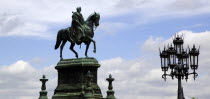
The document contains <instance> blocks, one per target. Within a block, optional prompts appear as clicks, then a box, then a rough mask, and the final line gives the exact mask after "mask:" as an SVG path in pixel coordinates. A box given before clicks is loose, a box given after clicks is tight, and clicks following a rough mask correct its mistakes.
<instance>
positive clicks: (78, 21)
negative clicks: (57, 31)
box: [71, 7, 85, 42]
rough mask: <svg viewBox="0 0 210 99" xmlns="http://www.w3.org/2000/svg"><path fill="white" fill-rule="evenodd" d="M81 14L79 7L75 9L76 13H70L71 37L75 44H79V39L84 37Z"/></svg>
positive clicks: (83, 22)
mask: <svg viewBox="0 0 210 99" xmlns="http://www.w3.org/2000/svg"><path fill="white" fill-rule="evenodd" d="M80 12H81V7H77V12H72V13H73V15H72V24H71V27H72V30H73V35H74V37H75V39H76V42H81V38H82V37H84V36H85V34H84V27H83V25H84V24H85V21H84V18H83V16H82V14H81V13H80Z"/></svg>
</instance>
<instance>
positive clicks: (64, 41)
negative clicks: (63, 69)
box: [60, 40, 67, 60]
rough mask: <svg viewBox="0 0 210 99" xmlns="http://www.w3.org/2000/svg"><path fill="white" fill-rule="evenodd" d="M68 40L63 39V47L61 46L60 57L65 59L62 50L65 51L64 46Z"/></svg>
mask: <svg viewBox="0 0 210 99" xmlns="http://www.w3.org/2000/svg"><path fill="white" fill-rule="evenodd" d="M66 42H67V40H63V42H62V44H61V47H60V59H61V60H63V57H62V51H63V47H64V45H65V44H66Z"/></svg>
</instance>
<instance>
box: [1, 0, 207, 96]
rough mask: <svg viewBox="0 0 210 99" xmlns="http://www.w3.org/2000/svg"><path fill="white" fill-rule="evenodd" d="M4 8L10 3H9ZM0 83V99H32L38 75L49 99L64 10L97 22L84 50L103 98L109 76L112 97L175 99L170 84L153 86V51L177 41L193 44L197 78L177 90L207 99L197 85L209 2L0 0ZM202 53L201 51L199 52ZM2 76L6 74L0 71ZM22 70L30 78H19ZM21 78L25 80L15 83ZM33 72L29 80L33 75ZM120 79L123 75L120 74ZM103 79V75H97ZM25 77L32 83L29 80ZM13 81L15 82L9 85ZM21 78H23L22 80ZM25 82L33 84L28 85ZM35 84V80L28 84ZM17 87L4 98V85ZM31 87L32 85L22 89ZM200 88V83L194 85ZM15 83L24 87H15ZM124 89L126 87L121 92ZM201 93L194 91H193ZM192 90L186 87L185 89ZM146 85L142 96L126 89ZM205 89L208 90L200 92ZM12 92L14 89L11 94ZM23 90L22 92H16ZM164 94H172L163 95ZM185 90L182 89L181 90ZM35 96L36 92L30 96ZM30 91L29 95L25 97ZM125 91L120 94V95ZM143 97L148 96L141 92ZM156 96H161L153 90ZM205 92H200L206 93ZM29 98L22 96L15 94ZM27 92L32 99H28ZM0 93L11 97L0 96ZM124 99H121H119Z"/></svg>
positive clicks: (67, 16) (156, 67) (66, 17)
mask: <svg viewBox="0 0 210 99" xmlns="http://www.w3.org/2000/svg"><path fill="white" fill-rule="evenodd" d="M11 2H12V3H11ZM0 5H1V7H0V9H1V11H2V12H0V16H1V17H0V45H1V51H0V71H2V72H3V73H0V76H2V77H4V76H5V75H8V77H6V78H3V79H2V80H0V87H1V88H2V90H3V89H8V91H2V93H1V92H0V97H2V98H8V99H10V98H11V99H14V97H13V96H17V97H18V98H17V99H29V98H30V99H34V98H35V97H38V92H39V87H40V83H39V82H38V79H39V77H41V74H43V73H45V74H46V76H48V77H49V78H50V79H49V80H50V81H49V87H48V88H49V96H50V95H52V92H53V90H54V89H55V86H56V80H57V74H56V71H55V70H54V66H55V64H57V62H58V61H59V50H54V45H55V42H56V41H55V40H56V35H57V31H58V30H60V29H62V28H66V27H68V26H70V24H71V15H72V11H75V10H76V7H77V6H81V7H82V12H81V13H82V14H83V15H84V18H85V19H86V18H87V17H88V15H90V14H91V13H93V12H94V11H96V12H99V13H100V15H101V19H100V26H99V27H98V28H97V29H96V31H95V37H94V40H95V41H96V42H97V43H96V44H97V45H96V46H97V52H96V54H95V53H93V51H92V50H93V45H91V46H90V49H89V53H88V54H89V56H90V57H95V58H97V59H98V60H99V62H100V63H101V64H102V67H101V68H100V69H99V86H101V88H102V91H103V94H104V96H105V95H106V94H105V91H106V87H107V86H106V85H107V82H106V81H105V80H104V79H105V78H106V77H107V76H108V74H109V73H112V74H113V76H114V77H116V83H120V85H115V86H116V96H117V97H118V98H119V99H127V98H132V99H140V98H141V97H145V98H146V99H153V98H154V97H155V98H157V99H166V98H170V99H176V90H177V89H176V88H177V83H176V80H174V81H172V80H169V81H168V82H166V83H164V81H163V79H161V74H162V73H161V70H160V62H159V52H158V48H159V47H160V48H163V46H164V44H166V45H167V44H168V43H170V40H171V37H172V36H173V35H175V34H176V33H178V34H184V35H185V39H186V43H187V44H189V45H191V46H192V44H193V43H195V44H196V45H201V48H202V50H201V51H203V54H201V56H200V57H201V62H200V64H201V66H202V65H203V68H202V67H201V69H199V71H198V72H199V73H201V76H199V77H200V78H198V81H197V82H195V83H193V81H192V80H190V81H189V83H184V91H185V92H186V94H185V95H186V98H187V99H189V98H190V97H194V96H196V95H197V97H198V98H199V99H207V97H210V96H209V94H207V93H209V90H210V87H209V86H210V85H209V84H208V82H209V81H208V82H206V83H204V80H205V79H210V78H209V77H208V75H209V72H210V69H209V67H208V66H207V65H206V64H209V63H210V60H209V57H210V54H208V50H210V46H209V44H208V42H209V41H210V36H209V35H210V20H209V18H210V10H209V9H210V1H208V0H199V1H197V0H171V1H168V0H153V1H152V0H127V1H123V0H113V1H109V2H107V1H106V0H101V1H95V0H90V1H83V0H79V1H73V0H69V1H68V0H64V1H62V2H61V1H59V0H52V1H50V0H38V1H32V0H28V1H27V2H25V1H24V0H20V1H19V2H17V1H15V0H14V1H13V0H9V1H0ZM69 46H70V43H69V42H68V43H67V44H66V45H65V48H64V50H63V57H64V58H74V56H75V55H74V54H73V53H72V52H71V51H70V50H69ZM75 49H76V51H77V52H78V53H79V57H84V51H85V45H84V44H83V45H82V48H81V49H79V46H75ZM201 53H202V52H201ZM5 70H6V71H8V72H6V71H5ZM27 71H30V72H27ZM25 73H26V74H28V76H26V78H24V79H25V81H21V80H20V78H21V76H23V75H25ZM33 73H37V75H33ZM125 73H126V74H125ZM104 74H107V75H104ZM30 76H32V77H30ZM10 77H11V78H16V79H19V80H17V81H15V80H13V79H10ZM24 77H25V76H24ZM32 78H33V79H32ZM36 80H37V81H36ZM7 81H10V82H19V83H18V84H16V83H11V84H12V85H14V86H20V87H18V88H19V89H20V90H22V91H20V92H19V93H18V94H14V95H11V94H10V92H11V90H13V88H15V87H4V86H5V85H6V86H7V85H8V82H7ZM30 81H33V84H28V83H29V82H30ZM202 82H203V83H202ZM21 83H25V84H27V86H26V87H21V85H19V84H21ZM127 84H129V86H128V87H129V88H126V87H121V88H119V86H125V85H127ZM196 84H197V85H198V88H201V89H202V90H204V91H203V92H197V91H196V88H197V87H196V86H197V85H196ZM191 85H192V86H191ZM136 86H138V87H144V86H147V87H146V88H148V90H143V89H142V88H138V89H136V90H135V91H133V90H132V88H136ZM204 86H208V87H204ZM18 88H17V89H18ZM24 88H25V89H24ZM170 88H175V89H173V90H169V89H170ZM185 88H186V90H185ZM33 89H36V90H33ZM31 90H33V91H31ZM125 90H128V92H127V93H128V94H124V93H125ZM149 90H153V91H152V92H149ZM160 90H163V93H160V92H159V91H160ZM207 90H208V91H207ZM25 91H30V92H31V93H30V92H29V93H28V95H25V94H23V93H24V92H25ZM33 92H35V93H37V94H35V95H34V94H33ZM3 93H4V94H8V95H11V97H8V96H5V95H2V96H1V94H3ZM121 97H124V98H121Z"/></svg>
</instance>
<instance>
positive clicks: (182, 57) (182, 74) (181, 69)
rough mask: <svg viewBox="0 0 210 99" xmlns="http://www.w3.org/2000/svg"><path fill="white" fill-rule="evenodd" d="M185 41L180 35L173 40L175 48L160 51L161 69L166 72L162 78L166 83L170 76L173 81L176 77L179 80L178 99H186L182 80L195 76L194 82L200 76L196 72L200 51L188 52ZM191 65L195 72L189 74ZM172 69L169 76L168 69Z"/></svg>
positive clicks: (193, 49)
mask: <svg viewBox="0 0 210 99" xmlns="http://www.w3.org/2000/svg"><path fill="white" fill-rule="evenodd" d="M183 43H184V41H183V39H182V38H180V36H179V35H177V36H175V39H173V44H174V46H172V45H170V47H169V46H168V48H167V49H166V47H165V46H164V50H163V51H161V50H160V59H161V69H162V71H164V74H163V75H162V78H163V79H164V80H165V81H166V76H170V77H171V78H172V79H174V77H176V78H177V79H178V95H177V99H184V93H183V88H182V84H181V80H182V79H184V78H185V79H186V81H187V80H188V76H189V75H191V74H193V75H194V80H195V78H196V77H197V76H198V74H197V73H196V70H197V69H198V55H199V49H198V50H197V49H196V48H195V45H193V48H192V49H191V50H190V49H189V51H188V52H187V50H186V51H185V50H184V47H183ZM189 65H190V67H191V69H192V70H193V72H192V73H189V69H190V68H189ZM169 67H170V69H171V73H170V74H167V73H166V72H167V71H168V68H169Z"/></svg>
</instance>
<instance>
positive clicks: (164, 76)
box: [162, 74, 171, 81]
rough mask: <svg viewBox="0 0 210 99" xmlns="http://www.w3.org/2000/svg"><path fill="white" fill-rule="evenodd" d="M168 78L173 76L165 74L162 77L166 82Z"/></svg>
mask: <svg viewBox="0 0 210 99" xmlns="http://www.w3.org/2000/svg"><path fill="white" fill-rule="evenodd" d="M166 76H171V74H163V75H162V78H163V79H165V81H166Z"/></svg>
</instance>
